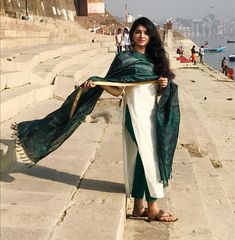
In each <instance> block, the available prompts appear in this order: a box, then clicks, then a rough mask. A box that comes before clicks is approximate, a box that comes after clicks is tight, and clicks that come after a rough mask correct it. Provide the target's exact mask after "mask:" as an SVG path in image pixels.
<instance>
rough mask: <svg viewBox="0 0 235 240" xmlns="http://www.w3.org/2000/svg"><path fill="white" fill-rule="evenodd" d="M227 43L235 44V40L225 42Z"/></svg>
mask: <svg viewBox="0 0 235 240" xmlns="http://www.w3.org/2000/svg"><path fill="white" fill-rule="evenodd" d="M227 43H235V40H227Z"/></svg>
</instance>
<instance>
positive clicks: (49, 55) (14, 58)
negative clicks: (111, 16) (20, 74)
mask: <svg viewBox="0 0 235 240" xmlns="http://www.w3.org/2000/svg"><path fill="white" fill-rule="evenodd" d="M96 46H97V45H96ZM99 47H100V45H98V46H97V48H99ZM89 49H91V43H83V44H71V45H68V44H67V45H65V44H51V45H45V46H38V47H37V48H32V47H31V48H24V49H21V50H15V51H13V50H11V51H10V50H6V49H5V50H3V51H2V52H1V70H2V71H27V70H28V71H29V70H32V69H33V68H34V67H35V66H36V65H37V64H39V63H41V62H45V61H47V60H49V59H53V58H56V57H58V56H61V55H63V54H66V53H74V52H79V51H85V50H89Z"/></svg>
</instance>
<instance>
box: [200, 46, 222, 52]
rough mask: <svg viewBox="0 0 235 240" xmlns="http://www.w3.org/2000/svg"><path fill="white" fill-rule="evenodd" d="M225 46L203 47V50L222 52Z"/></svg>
mask: <svg viewBox="0 0 235 240" xmlns="http://www.w3.org/2000/svg"><path fill="white" fill-rule="evenodd" d="M225 48H226V47H215V48H208V47H206V48H204V50H205V52H222V51H224V49H225Z"/></svg>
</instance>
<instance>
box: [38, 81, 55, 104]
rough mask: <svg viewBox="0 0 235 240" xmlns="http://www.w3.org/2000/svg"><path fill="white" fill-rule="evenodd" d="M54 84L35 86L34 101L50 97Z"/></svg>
mask: <svg viewBox="0 0 235 240" xmlns="http://www.w3.org/2000/svg"><path fill="white" fill-rule="evenodd" d="M54 89H55V86H54V85H49V86H44V87H40V88H37V89H36V90H35V101H36V102H41V101H44V100H46V99H49V98H52V97H53V93H54Z"/></svg>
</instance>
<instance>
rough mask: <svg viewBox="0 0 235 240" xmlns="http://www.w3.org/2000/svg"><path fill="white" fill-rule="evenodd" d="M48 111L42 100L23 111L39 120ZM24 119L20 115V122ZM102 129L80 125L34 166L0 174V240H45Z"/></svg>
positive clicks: (92, 153) (91, 156)
mask: <svg viewBox="0 0 235 240" xmlns="http://www.w3.org/2000/svg"><path fill="white" fill-rule="evenodd" d="M53 101H54V100H53ZM52 105H53V104H52ZM56 105H57V104H56ZM50 107H51V106H50ZM48 108H49V107H48V101H46V104H45V103H44V104H40V105H38V106H37V108H36V109H35V108H32V109H28V111H27V112H28V114H29V115H30V116H31V117H32V113H34V114H35V112H37V114H35V116H40V117H42V115H45V109H48ZM39 111H41V113H40V112H39ZM50 111H51V110H50ZM29 115H28V116H29ZM31 117H29V118H28V119H32V118H31ZM26 119H27V117H26V114H25V113H24V118H23V120H26ZM18 120H19V118H18ZM21 120H22V118H21ZM105 126H106V125H102V124H98V125H96V124H89V123H84V124H82V125H81V126H80V127H79V129H78V130H77V131H76V132H75V133H74V134H73V135H72V136H71V137H70V138H69V139H68V140H67V141H66V142H65V143H64V144H63V146H61V147H60V149H58V150H57V151H55V152H53V153H52V154H50V156H48V157H47V158H45V159H44V160H43V161H41V162H40V163H39V164H38V165H36V166H35V167H33V168H31V169H28V168H26V167H25V166H24V165H22V164H21V163H15V164H14V167H13V168H12V169H11V170H10V173H9V174H7V173H5V175H4V174H2V177H1V191H4V194H2V195H1V220H2V224H1V237H2V239H12V240H17V239H19V232H20V234H21V237H20V238H21V239H28V238H29V236H33V238H34V239H42V238H45V239H47V237H48V236H49V235H50V233H51V231H52V229H53V228H54V226H55V224H56V223H57V222H60V220H61V219H62V218H63V215H64V213H65V212H66V211H67V207H68V206H70V204H71V202H72V201H73V200H72V199H73V195H74V192H76V190H77V186H79V185H80V183H81V179H82V178H83V176H84V173H85V172H86V170H87V168H88V166H89V165H90V163H91V161H92V160H93V159H94V156H95V154H96V151H97V148H98V147H99V142H100V140H101V136H102V134H103V131H104V128H105ZM88 130H89V131H88ZM94 133H95V134H94ZM94 135H95V136H94ZM81 146H82V148H81ZM84 149H85V150H84ZM64 156H66V159H65V157H64ZM90 181H91V182H92V179H91V180H90ZM96 215H100V214H99V213H98V212H97V213H96Z"/></svg>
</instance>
